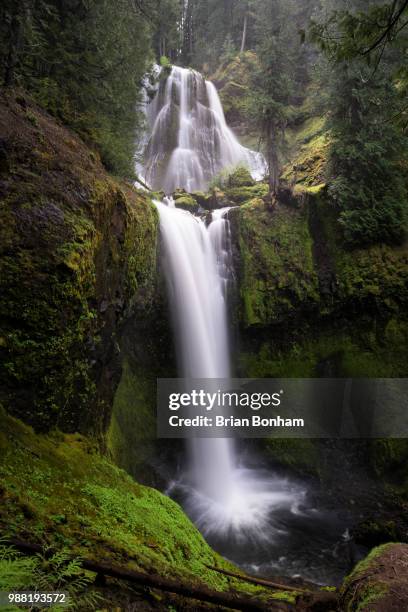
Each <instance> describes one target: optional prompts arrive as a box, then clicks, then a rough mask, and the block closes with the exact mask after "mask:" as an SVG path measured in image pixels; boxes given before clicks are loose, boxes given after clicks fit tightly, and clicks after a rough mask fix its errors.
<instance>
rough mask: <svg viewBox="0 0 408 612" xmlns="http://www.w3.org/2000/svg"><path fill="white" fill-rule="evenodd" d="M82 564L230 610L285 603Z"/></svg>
mask: <svg viewBox="0 0 408 612" xmlns="http://www.w3.org/2000/svg"><path fill="white" fill-rule="evenodd" d="M3 542H4V544H8V545H11V546H14V548H16V549H17V550H19V551H20V552H23V553H25V554H33V553H40V554H42V555H45V556H48V557H49V556H51V555H52V554H53V552H55V551H54V550H53V549H51V548H49V549H44V548H43V547H42V546H40V545H39V544H33V543H30V542H25V541H22V540H15V539H8V540H3ZM81 566H82V567H83V568H84V569H86V570H89V571H91V572H95V573H96V574H97V575H99V576H110V577H112V578H117V579H119V580H125V581H126V582H130V583H131V584H139V585H141V586H143V587H149V588H152V589H158V590H160V591H166V592H168V593H173V594H175V595H181V596H182V597H187V598H189V599H196V600H198V601H203V602H206V603H211V604H215V605H219V606H223V607H224V608H229V609H230V610H243V611H245V612H247V611H248V612H259V611H262V612H265V611H266V610H268V611H273V610H276V611H278V610H279V611H281V610H282V606H281V605H279V604H278V602H276V604H275V603H272V602H270V601H268V602H262V601H260V600H259V599H258V600H257V599H252V598H250V597H243V596H241V595H237V594H235V593H231V592H221V591H213V590H211V589H209V588H208V587H205V586H194V585H191V584H188V583H184V582H182V581H179V580H172V579H168V578H162V577H161V576H158V575H157V574H145V573H143V572H138V571H135V570H129V569H126V568H123V567H118V566H113V565H109V564H106V563H97V562H96V561H92V560H90V559H83V558H81Z"/></svg>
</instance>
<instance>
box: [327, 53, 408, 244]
mask: <svg viewBox="0 0 408 612" xmlns="http://www.w3.org/2000/svg"><path fill="white" fill-rule="evenodd" d="M371 72H372V71H370V69H369V68H367V66H365V65H364V64H361V63H358V62H353V63H351V64H348V63H346V62H344V63H342V64H341V65H339V66H338V67H337V69H336V72H335V73H334V76H333V79H332V83H331V91H330V97H329V106H330V108H331V109H332V111H331V114H330V121H329V127H330V128H331V131H332V144H331V149H330V165H329V194H330V196H331V198H332V201H333V203H334V204H335V205H336V207H337V208H338V210H339V219H340V223H341V225H342V227H343V231H344V237H345V239H346V241H347V242H348V243H349V244H350V245H353V246H358V245H364V244H370V243H375V242H379V241H384V242H388V243H393V242H400V241H401V240H402V239H403V237H404V235H405V227H406V207H407V190H406V185H405V184H404V178H403V174H402V168H401V166H400V164H401V162H402V160H403V159H404V157H405V155H406V139H405V137H404V136H403V134H402V133H401V131H400V130H399V129H398V126H397V125H396V124H395V123H394V122H393V121H392V114H393V109H395V107H396V104H397V92H396V90H395V86H394V85H393V83H392V82H391V81H390V79H389V77H388V75H387V72H386V71H385V70H380V69H378V70H377V72H376V74H375V76H372V75H371Z"/></svg>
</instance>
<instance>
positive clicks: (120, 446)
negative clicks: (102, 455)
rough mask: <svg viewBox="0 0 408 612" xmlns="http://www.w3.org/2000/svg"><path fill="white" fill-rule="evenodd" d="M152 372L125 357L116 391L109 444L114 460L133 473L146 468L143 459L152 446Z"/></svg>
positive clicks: (150, 453)
mask: <svg viewBox="0 0 408 612" xmlns="http://www.w3.org/2000/svg"><path fill="white" fill-rule="evenodd" d="M155 374H156V373H155V372H154V371H153V372H152V371H150V372H149V371H147V370H146V369H145V368H143V367H142V366H141V365H140V364H137V363H134V362H132V364H131V363H130V362H129V359H128V358H125V360H124V362H123V366H122V377H121V380H120V383H119V386H118V389H117V391H116V393H115V398H114V403H113V411H112V419H111V422H110V425H109V430H108V436H107V441H108V448H109V451H110V452H111V454H112V457H113V458H114V460H115V463H116V464H117V465H120V467H122V468H123V469H125V470H126V471H127V472H128V473H129V474H133V475H135V474H141V473H142V472H143V471H145V470H146V463H147V462H148V460H149V459H150V458H151V455H152V453H153V450H154V444H153V443H154V441H155V439H156V418H155V397H156V376H155Z"/></svg>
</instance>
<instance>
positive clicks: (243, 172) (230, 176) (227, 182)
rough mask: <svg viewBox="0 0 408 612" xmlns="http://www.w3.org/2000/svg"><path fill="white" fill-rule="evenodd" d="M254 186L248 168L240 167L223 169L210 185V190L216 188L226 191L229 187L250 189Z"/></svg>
mask: <svg viewBox="0 0 408 612" xmlns="http://www.w3.org/2000/svg"><path fill="white" fill-rule="evenodd" d="M254 184H255V181H254V179H253V178H252V176H251V173H250V172H249V170H248V168H246V167H245V166H242V165H238V166H236V167H230V168H224V169H223V170H221V171H220V172H219V173H218V174H217V175H216V176H214V177H213V178H212V180H211V183H210V188H214V187H218V188H219V189H226V188H229V187H252V186H253V185H254Z"/></svg>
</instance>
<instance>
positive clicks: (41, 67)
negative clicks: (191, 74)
mask: <svg viewBox="0 0 408 612" xmlns="http://www.w3.org/2000/svg"><path fill="white" fill-rule="evenodd" d="M0 24H1V25H0V34H1V39H0V40H1V42H0V69H1V74H2V81H3V84H4V85H5V86H7V87H15V86H17V87H22V88H24V89H26V90H27V91H28V92H29V93H30V94H31V95H32V96H33V97H34V98H35V100H36V101H37V102H38V103H39V104H40V105H41V106H43V107H44V108H45V109H46V110H47V111H49V112H51V113H52V114H53V115H54V116H56V117H57V118H58V119H60V120H61V121H62V122H63V123H64V124H66V125H68V126H69V127H71V128H73V129H74V130H76V131H77V132H78V133H79V134H80V135H81V136H82V137H83V138H84V139H85V141H86V142H87V143H88V144H90V145H91V146H93V147H94V148H95V149H96V150H97V151H98V152H99V153H100V156H101V159H102V161H103V163H104V164H105V166H106V167H107V169H108V170H109V171H111V172H112V173H114V174H117V175H120V176H124V177H127V178H132V177H134V158H135V151H136V150H138V142H140V141H142V139H143V123H144V113H143V97H144V96H143V84H144V78H145V75H146V74H147V73H149V71H150V70H151V69H152V66H153V64H154V62H157V63H161V64H162V65H163V66H168V67H170V66H171V64H172V63H176V64H179V65H182V66H189V67H193V68H195V69H198V70H200V71H203V72H204V73H205V74H206V75H207V76H210V77H211V75H212V74H214V73H215V71H216V70H217V69H219V68H220V66H221V65H224V66H225V65H227V64H228V62H230V61H232V60H233V59H234V58H236V57H239V56H240V54H243V53H245V52H246V51H248V50H250V51H252V52H253V53H254V54H256V68H255V69H254V70H253V71H252V73H251V74H250V75H249V79H250V86H249V94H248V96H247V99H246V103H245V113H246V121H247V122H248V124H250V125H251V129H252V130H253V131H254V132H255V133H257V134H258V137H259V140H260V143H261V146H262V149H263V152H264V154H265V156H266V158H267V163H268V168H269V172H268V174H269V188H270V192H271V194H275V193H276V191H277V189H278V185H279V181H280V172H281V166H282V159H283V158H284V156H285V150H286V147H287V130H288V129H290V128H292V127H293V126H294V125H296V123H299V121H301V119H302V113H303V110H302V109H304V106H305V101H306V99H308V100H309V106H310V104H311V105H312V106H313V109H312V113H314V114H315V115H320V116H324V117H325V121H326V129H327V131H328V132H330V134H331V139H330V150H329V153H328V164H327V171H326V174H327V176H326V182H327V185H328V192H329V195H330V201H331V203H332V205H333V206H334V207H335V209H336V210H337V212H338V217H339V221H340V224H341V226H342V228H343V233H344V238H345V240H346V242H348V243H349V244H350V245H351V246H353V245H357V244H362V243H367V244H370V243H375V242H378V241H385V242H391V243H398V242H400V241H401V240H402V239H403V238H404V236H405V228H406V200H407V167H406V153H407V126H408V104H407V89H408V71H407V68H406V59H407V58H406V56H407V48H408V47H407V41H408V38H407V33H408V28H407V27H406V26H407V24H408V1H406V0H392V1H391V0H390V1H388V2H385V1H376V0H373V1H370V2H366V1H362V0H340V1H334V0H306V1H300V0H287V1H284V0H234V1H233V0H118V1H117V2H112V1H110V0H68V1H64V2H62V1H61V0H21V1H19V2H15V1H13V0H4V2H2V4H1V7H0ZM313 91H314V92H317V91H318V92H319V93H318V95H314V97H313V95H311V92H313Z"/></svg>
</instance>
